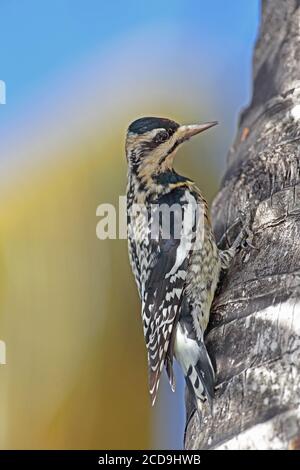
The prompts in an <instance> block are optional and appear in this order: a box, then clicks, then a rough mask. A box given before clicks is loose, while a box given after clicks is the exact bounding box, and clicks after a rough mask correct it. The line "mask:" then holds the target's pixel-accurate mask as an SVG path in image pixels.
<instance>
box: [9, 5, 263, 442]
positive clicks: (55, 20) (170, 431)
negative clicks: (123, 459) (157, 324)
mask: <svg viewBox="0 0 300 470" xmlns="http://www.w3.org/2000/svg"><path fill="white" fill-rule="evenodd" d="M0 17H1V30H0V79H1V80H4V81H5V83H6V104H5V105H0V340H3V341H5V343H6V348H7V349H6V354H7V358H6V359H7V364H6V365H0V447H1V448H2V449H4V448H26V449H27V448H28V449H29V448H62V449H63V448H68V449H76V448H78V449H93V448H99V449H101V448H107V449H115V448H119V449H126V448H128V449H141V448H152V449H154V448H158V449H162V448H165V449H180V448H182V440H183V431H184V419H185V416H184V399H183V394H184V385H183V380H182V378H181V375H180V373H179V372H178V371H177V372H178V373H177V376H178V377H177V385H178V386H177V391H176V394H172V393H171V391H170V390H169V388H168V384H167V382H166V380H165V379H164V380H163V381H162V384H161V389H160V395H159V400H158V402H157V404H156V406H155V408H154V409H151V408H150V401H149V396H148V389H147V368H146V352H145V346H144V339H143V333H142V325H141V321H140V305H139V301H138V296H137V292H136V287H135V284H134V281H133V278H132V275H131V271H130V267H129V263H128V259H127V242H126V240H104V241H100V240H98V239H97V238H96V225H97V222H98V219H97V217H96V208H97V206H98V205H99V204H101V203H104V202H105V203H111V204H115V205H117V204H118V199H119V195H122V194H125V188H126V160H125V156H124V135H125V131H126V128H127V126H128V124H129V123H130V121H132V120H134V119H136V118H137V117H141V116H143V115H158V116H165V117H169V118H172V119H175V120H176V121H178V122H180V123H193V122H199V121H210V120H218V121H219V122H220V125H219V126H218V127H216V128H214V129H212V130H211V131H209V132H208V133H206V134H205V135H204V134H203V135H202V136H201V137H199V138H197V139H195V140H193V142H191V143H189V144H187V145H186V146H185V147H184V148H183V149H182V150H181V151H180V152H179V153H178V157H177V166H176V169H177V170H178V171H179V172H182V173H183V174H186V175H188V176H190V177H192V178H193V179H195V180H196V181H197V183H198V184H199V186H200V188H202V190H203V192H204V194H206V196H207V197H208V199H209V201H211V199H212V197H213V195H214V194H215V193H216V191H217V189H218V185H219V182H220V178H221V175H222V173H223V172H224V169H225V165H226V153H227V150H228V148H229V146H230V143H231V141H232V139H233V136H234V132H235V128H236V124H237V116H238V112H239V110H240V109H241V108H242V107H243V106H245V105H246V104H247V101H248V99H249V96H250V93H251V55H252V48H253V44H254V41H255V37H256V34H257V27H258V24H259V1H258V0H249V1H241V0H210V1H209V2H208V1H206V0H151V2H145V1H144V2H143V1H139V0H126V1H125V0H124V1H118V0H115V1H113V2H106V1H100V0H44V1H43V2H41V1H39V0H26V1H20V0H0Z"/></svg>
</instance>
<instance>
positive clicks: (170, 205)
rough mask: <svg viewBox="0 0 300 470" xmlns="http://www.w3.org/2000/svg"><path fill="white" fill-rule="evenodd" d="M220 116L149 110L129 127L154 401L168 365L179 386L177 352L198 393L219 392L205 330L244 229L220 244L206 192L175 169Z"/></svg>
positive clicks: (133, 221) (133, 251)
mask: <svg viewBox="0 0 300 470" xmlns="http://www.w3.org/2000/svg"><path fill="white" fill-rule="evenodd" d="M215 124H217V123H216V122H210V123H206V124H200V125H198V124H197V125H188V126H186V125H183V126H180V125H179V124H177V123H176V122H174V121H171V120H169V119H163V118H156V117H146V118H141V119H138V120H136V121H134V122H133V123H132V124H131V125H130V126H129V128H128V132H127V139H126V155H127V161H128V187H127V220H128V243H129V257H130V262H131V266H132V270H133V273H134V276H135V279H136V283H137V286H138V290H139V294H140V299H141V303H142V320H143V327H144V336H145V340H146V345H147V353H148V364H149V382H150V394H151V398H152V404H154V402H155V399H156V395H157V390H158V385H159V380H160V375H161V372H162V369H163V367H164V365H165V366H166V371H167V374H168V377H169V381H170V384H171V387H172V390H174V389H175V381H174V375H173V357H174V356H175V358H176V360H177V361H178V363H179V364H180V366H181V368H182V370H183V373H184V376H185V379H186V383H187V386H188V387H189V389H190V390H191V392H192V394H193V396H194V397H195V399H196V400H197V399H200V400H204V399H205V398H207V399H208V400H209V402H210V403H211V402H212V398H213V396H214V382H215V374H214V369H213V367H212V364H211V361H210V358H209V355H208V353H207V351H206V347H205V344H204V340H203V334H204V331H205V329H206V327H207V324H208V320H209V312H210V307H211V303H212V300H213V297H214V293H215V290H216V287H217V283H218V280H219V275H220V271H221V269H222V268H226V267H228V265H229V262H230V260H231V258H232V257H233V255H234V253H235V250H236V248H237V247H238V246H239V244H240V243H241V240H242V235H240V236H239V237H238V238H237V239H236V241H235V242H234V244H233V246H232V247H231V248H230V249H229V250H226V251H220V250H219V249H218V247H217V244H216V241H215V238H214V235H213V232H212V229H211V225H210V221H209V217H208V210H207V203H206V201H205V199H204V198H203V196H202V195H201V193H200V191H199V189H198V188H197V186H196V185H195V183H194V182H193V181H191V180H190V179H188V178H185V177H183V176H180V175H178V174H177V173H176V172H175V171H174V169H173V161H174V156H175V153H176V151H177V149H178V147H179V146H180V144H182V143H183V142H185V141H186V140H188V139H189V138H190V137H192V136H194V135H196V134H199V133H200V132H202V131H204V130H206V129H209V128H210V127H212V126H214V125H215Z"/></svg>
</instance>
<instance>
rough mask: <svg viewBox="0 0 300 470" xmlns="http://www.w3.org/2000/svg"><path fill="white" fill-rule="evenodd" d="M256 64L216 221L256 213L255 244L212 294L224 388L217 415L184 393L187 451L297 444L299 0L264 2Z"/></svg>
mask: <svg viewBox="0 0 300 470" xmlns="http://www.w3.org/2000/svg"><path fill="white" fill-rule="evenodd" d="M253 67H254V71H253V75H254V84H253V97H252V101H251V104H250V105H249V107H248V108H247V109H246V110H245V111H244V112H243V113H242V115H241V117H240V124H239V131H238V134H237V138H236V141H235V143H234V146H233V148H232V149H231V151H230V153H229V158H228V170H227V172H226V175H225V177H224V180H223V183H222V188H221V190H220V192H219V194H218V195H217V197H216V199H215V201H214V203H213V208H212V220H213V221H214V229H215V233H216V235H217V238H218V239H220V238H221V235H222V234H223V233H224V232H225V231H226V229H227V228H228V227H230V226H232V224H233V222H234V220H235V219H236V218H237V217H238V215H239V214H238V211H239V210H242V211H244V212H247V211H250V213H251V216H252V230H253V233H254V238H253V244H254V245H255V247H256V248H251V247H246V248H245V249H242V250H241V251H240V253H239V254H238V256H237V257H236V259H235V260H234V262H233V265H232V266H231V268H230V270H229V272H228V273H227V274H226V275H225V277H224V278H223V280H222V281H221V284H220V289H219V292H218V293H217V296H216V298H215V300H214V305H213V309H212V317H211V324H210V328H209V332H208V334H207V337H206V342H207V347H208V350H209V352H210V355H211V357H212V359H213V361H214V362H215V364H216V369H217V384H218V385H219V389H218V391H217V394H216V395H217V396H216V400H215V404H214V411H213V416H211V414H210V411H209V409H208V408H207V407H206V406H204V408H203V410H202V411H201V416H200V417H199V416H198V414H197V413H193V414H191V406H192V405H191V400H190V397H189V396H188V395H187V410H188V416H189V419H188V420H187V425H186V436H185V446H186V448H187V449H203V448H204V449H205V448H209V449H293V448H294V449H295V448H300V81H299V80H300V0H284V1H283V0H263V2H262V22H261V28H260V34H259V38H258V41H257V44H256V47H255V52H254V66H253ZM232 232H233V233H230V232H229V235H230V237H229V236H228V238H230V239H231V238H232V239H233V238H234V235H235V234H236V233H235V232H236V229H232ZM229 241H230V240H229Z"/></svg>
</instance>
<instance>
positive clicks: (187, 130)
mask: <svg viewBox="0 0 300 470" xmlns="http://www.w3.org/2000/svg"><path fill="white" fill-rule="evenodd" d="M216 124H217V122H207V123H205V124H192V125H183V126H181V125H179V124H177V122H174V121H171V120H170V119H164V118H158V117H144V118H140V119H137V120H136V121H134V122H133V123H131V124H130V126H129V128H128V131H127V138H126V155H127V160H128V165H129V171H130V173H132V174H133V175H135V177H136V178H137V179H138V180H139V181H140V182H141V183H142V184H144V185H147V183H148V182H149V181H152V179H153V177H154V176H155V175H158V174H160V173H163V172H165V171H170V170H172V169H173V161H174V156H175V153H176V151H177V149H178V147H179V146H180V145H181V144H182V143H183V142H185V141H186V140H188V139H190V138H191V137H192V136H194V135H196V134H199V133H200V132H203V131H205V130H206V129H209V128H210V127H212V126H215V125H216Z"/></svg>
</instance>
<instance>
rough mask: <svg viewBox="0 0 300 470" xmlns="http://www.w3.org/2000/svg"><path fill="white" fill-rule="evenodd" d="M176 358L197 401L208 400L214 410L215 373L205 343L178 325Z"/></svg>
mask: <svg viewBox="0 0 300 470" xmlns="http://www.w3.org/2000/svg"><path fill="white" fill-rule="evenodd" d="M175 356H176V359H177V361H178V362H179V364H180V366H181V368H182V370H183V373H184V376H185V380H186V384H187V386H188V388H189V390H190V392H191V394H192V396H193V397H194V398H195V401H197V400H201V401H204V400H205V399H207V400H208V402H209V404H210V407H211V408H212V402H213V398H214V385H215V372H214V369H213V366H212V363H211V360H210V357H209V355H208V352H207V350H206V347H205V345H204V343H203V341H201V340H200V341H199V340H198V339H196V335H195V334H194V333H192V332H188V331H187V329H186V328H185V326H184V325H182V324H180V323H179V324H178V326H177V332H176V340H175Z"/></svg>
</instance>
